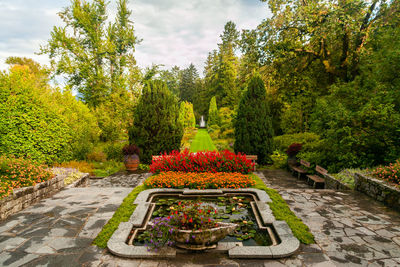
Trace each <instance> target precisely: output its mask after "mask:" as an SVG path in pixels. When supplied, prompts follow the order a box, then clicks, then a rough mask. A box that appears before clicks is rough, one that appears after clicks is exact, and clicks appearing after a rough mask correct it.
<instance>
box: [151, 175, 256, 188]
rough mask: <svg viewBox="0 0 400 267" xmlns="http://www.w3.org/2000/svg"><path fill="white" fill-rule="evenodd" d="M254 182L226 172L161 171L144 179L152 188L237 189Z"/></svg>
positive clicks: (246, 176)
mask: <svg viewBox="0 0 400 267" xmlns="http://www.w3.org/2000/svg"><path fill="white" fill-rule="evenodd" d="M254 184H255V183H254V181H253V179H252V178H251V177H249V176H248V175H244V174H241V173H227V172H218V173H210V172H203V173H196V172H162V173H160V174H158V175H155V176H152V177H150V178H149V179H147V180H146V181H145V185H146V186H148V187H153V188H154V187H155V188H194V189H218V188H235V189H237V188H246V187H251V186H253V185H254Z"/></svg>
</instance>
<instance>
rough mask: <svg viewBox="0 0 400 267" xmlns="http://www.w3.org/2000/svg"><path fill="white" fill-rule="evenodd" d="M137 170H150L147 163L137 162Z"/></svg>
mask: <svg viewBox="0 0 400 267" xmlns="http://www.w3.org/2000/svg"><path fill="white" fill-rule="evenodd" d="M138 170H141V171H149V170H150V166H149V165H147V164H139V166H138Z"/></svg>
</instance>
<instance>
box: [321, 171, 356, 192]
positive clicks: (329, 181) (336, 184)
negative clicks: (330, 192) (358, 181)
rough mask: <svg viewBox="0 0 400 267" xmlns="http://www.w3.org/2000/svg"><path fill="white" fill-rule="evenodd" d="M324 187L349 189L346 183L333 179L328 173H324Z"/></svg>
mask: <svg viewBox="0 0 400 267" xmlns="http://www.w3.org/2000/svg"><path fill="white" fill-rule="evenodd" d="M325 188H326V189H334V190H340V191H342V190H351V188H350V187H348V186H347V185H346V184H344V183H342V182H341V181H339V180H337V179H335V178H334V177H332V176H331V175H329V174H325Z"/></svg>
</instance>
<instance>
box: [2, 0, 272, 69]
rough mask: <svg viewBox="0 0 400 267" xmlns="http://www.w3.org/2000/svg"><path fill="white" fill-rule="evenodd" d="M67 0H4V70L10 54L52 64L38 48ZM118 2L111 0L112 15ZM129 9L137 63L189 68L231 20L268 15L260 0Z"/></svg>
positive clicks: (161, 2)
mask: <svg viewBox="0 0 400 267" xmlns="http://www.w3.org/2000/svg"><path fill="white" fill-rule="evenodd" d="M113 2H115V1H113ZM69 4H70V1H68V0H62V1H52V0H40V1H37V0H2V1H1V2H0V17H1V18H2V19H1V20H0V28H1V29H2V31H0V69H5V68H6V66H5V64H4V61H5V59H6V58H7V57H8V56H25V57H31V58H33V59H35V60H37V61H39V62H40V63H48V58H47V56H46V55H40V56H39V55H35V53H37V52H38V51H39V47H40V45H44V44H46V41H47V40H48V39H49V38H50V32H51V30H52V28H53V26H54V25H61V20H60V19H59V18H58V15H57V13H58V12H60V11H61V10H62V8H63V7H66V6H68V5H69ZM115 6H116V5H115V3H111V4H110V8H111V11H110V12H109V15H110V16H113V15H114V14H115ZM130 9H132V11H133V14H132V20H133V21H134V26H135V31H136V35H137V36H138V37H139V38H141V39H143V41H142V43H141V44H140V45H138V46H137V47H136V52H135V57H136V60H137V63H138V65H139V66H142V67H144V66H149V65H151V64H152V63H156V64H164V65H165V66H166V68H170V67H172V66H174V65H178V66H180V67H186V66H187V65H189V64H190V63H191V62H192V63H194V64H195V65H196V67H197V68H198V70H199V72H200V73H201V72H202V68H203V65H204V61H205V60H206V57H207V54H208V52H210V51H211V50H212V49H215V48H217V43H218V42H219V41H220V40H219V39H220V37H219V35H220V34H221V33H222V31H223V28H224V25H225V23H226V22H227V21H229V20H232V21H233V22H235V23H236V25H237V28H238V29H244V28H246V29H249V28H255V27H256V26H257V25H258V24H259V23H260V22H261V21H262V19H263V18H266V17H267V16H268V14H269V13H268V9H267V7H266V4H265V3H263V2H260V1H257V0H252V1H250V0H190V1H181V0H169V1H166V0H131V1H130Z"/></svg>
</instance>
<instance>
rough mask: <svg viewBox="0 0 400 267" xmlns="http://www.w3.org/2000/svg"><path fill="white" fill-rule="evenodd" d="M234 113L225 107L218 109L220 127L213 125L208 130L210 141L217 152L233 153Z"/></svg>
mask: <svg viewBox="0 0 400 267" xmlns="http://www.w3.org/2000/svg"><path fill="white" fill-rule="evenodd" d="M235 116H236V114H235V111H234V110H231V109H230V108H227V107H222V108H220V109H219V117H220V126H218V125H213V126H210V127H209V128H208V131H209V133H210V136H211V139H212V140H213V143H214V144H215V146H216V147H217V149H218V150H221V151H222V150H229V151H233V143H234V129H233V118H234V117H235Z"/></svg>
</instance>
